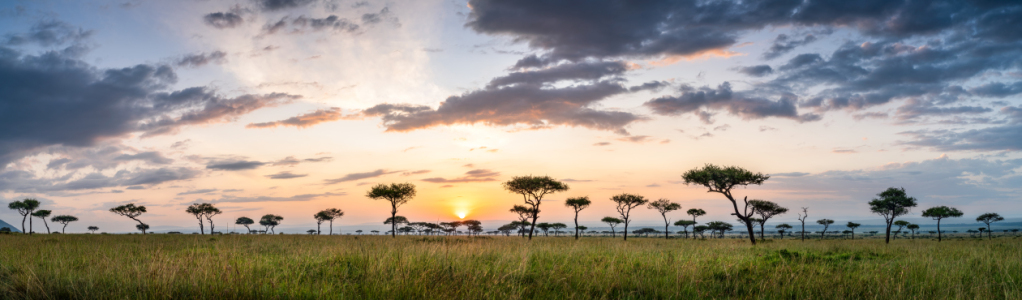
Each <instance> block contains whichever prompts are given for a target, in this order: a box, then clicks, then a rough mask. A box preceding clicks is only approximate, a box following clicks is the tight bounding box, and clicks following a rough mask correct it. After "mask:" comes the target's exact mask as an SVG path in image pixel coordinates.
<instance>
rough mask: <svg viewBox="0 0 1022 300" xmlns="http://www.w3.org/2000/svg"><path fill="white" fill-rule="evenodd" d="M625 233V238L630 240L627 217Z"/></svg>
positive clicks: (626, 219)
mask: <svg viewBox="0 0 1022 300" xmlns="http://www.w3.org/2000/svg"><path fill="white" fill-rule="evenodd" d="M623 234H624V235H625V240H626V241H627V240H628V218H625V232H624V233H623Z"/></svg>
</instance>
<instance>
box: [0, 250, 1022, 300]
mask: <svg viewBox="0 0 1022 300" xmlns="http://www.w3.org/2000/svg"><path fill="white" fill-rule="evenodd" d="M1020 246H1022V239H1020V238H1015V237H1004V238H997V239H993V240H979V239H965V240H952V241H944V242H942V243H937V242H936V241H932V240H923V239H916V240H900V239H899V240H897V241H892V243H891V244H890V245H884V244H883V241H882V240H876V239H867V240H854V241H850V240H825V241H818V240H817V241H806V242H799V241H797V240H787V239H785V240H771V241H766V242H765V243H762V244H760V245H757V246H750V245H749V244H748V242H747V241H744V240H738V239H722V240H715V239H711V240H681V239H678V240H675V239H672V240H669V241H665V240H662V239H652V238H634V239H631V240H629V241H627V242H624V241H621V240H620V239H610V238H583V239H582V240H580V241H575V240H573V239H570V238H564V237H560V238H553V237H549V238H543V237H540V238H537V239H535V240H533V241H532V242H531V243H529V242H526V241H524V240H523V239H521V238H516V237H482V238H475V239H468V238H465V237H451V238H444V237H416V236H405V237H398V238H397V239H391V238H390V237H383V236H360V237H355V236H302V235H263V236H215V237H211V236H208V235H206V236H200V235H146V236H141V235H34V236H22V235H0V298H4V299H24V298H29V299H110V298H117V299H126V298H130V299H190V298H205V299H237V298H241V299H252V298H281V299H294V298H310V299H311V298H341V299H366V298H369V299H535V298H538V299H564V298H570V299H593V298H595V299H665V298H675V299H709V298H717V299H720V298H739V299H807V298H808V299H865V298H884V299H891V298H893V299H935V298H966V299H1019V298H1022V292H1020V290H1022V251H1020V249H1022V247H1020Z"/></svg>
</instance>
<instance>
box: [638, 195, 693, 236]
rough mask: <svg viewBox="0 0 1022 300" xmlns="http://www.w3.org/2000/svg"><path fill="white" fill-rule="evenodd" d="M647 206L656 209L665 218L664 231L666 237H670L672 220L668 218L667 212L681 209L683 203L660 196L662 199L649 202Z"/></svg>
mask: <svg viewBox="0 0 1022 300" xmlns="http://www.w3.org/2000/svg"><path fill="white" fill-rule="evenodd" d="M647 207H648V208H649V209H653V210H656V211H657V212H658V213H660V216H661V217H663V218H664V232H665V234H664V239H668V238H670V237H671V235H670V234H669V232H670V230H669V229H670V226H671V221H670V220H668V219H667V213H669V212H672V211H675V210H679V209H681V204H678V203H675V202H671V200H667V199H664V198H660V199H658V200H656V201H652V202H650V203H649V204H647ZM686 234H687V233H686Z"/></svg>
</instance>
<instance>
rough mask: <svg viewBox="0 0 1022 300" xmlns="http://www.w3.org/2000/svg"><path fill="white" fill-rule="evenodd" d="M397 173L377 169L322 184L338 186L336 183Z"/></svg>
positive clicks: (328, 180) (325, 181)
mask: <svg viewBox="0 0 1022 300" xmlns="http://www.w3.org/2000/svg"><path fill="white" fill-rule="evenodd" d="M397 172H400V171H393V172H388V171H387V170H383V169H379V170H376V171H372V172H365V173H351V174H348V175H344V176H342V177H340V178H334V179H326V180H323V182H324V184H327V185H330V184H338V183H341V182H348V181H356V180H362V179H366V178H376V177H380V176H383V175H387V174H393V173H397Z"/></svg>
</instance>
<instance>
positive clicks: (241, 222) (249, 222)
mask: <svg viewBox="0 0 1022 300" xmlns="http://www.w3.org/2000/svg"><path fill="white" fill-rule="evenodd" d="M234 224H235V225H241V226H245V229H246V230H248V233H249V234H251V233H252V228H249V227H248V225H252V224H255V220H252V218H249V217H239V218H238V219H237V220H234Z"/></svg>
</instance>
